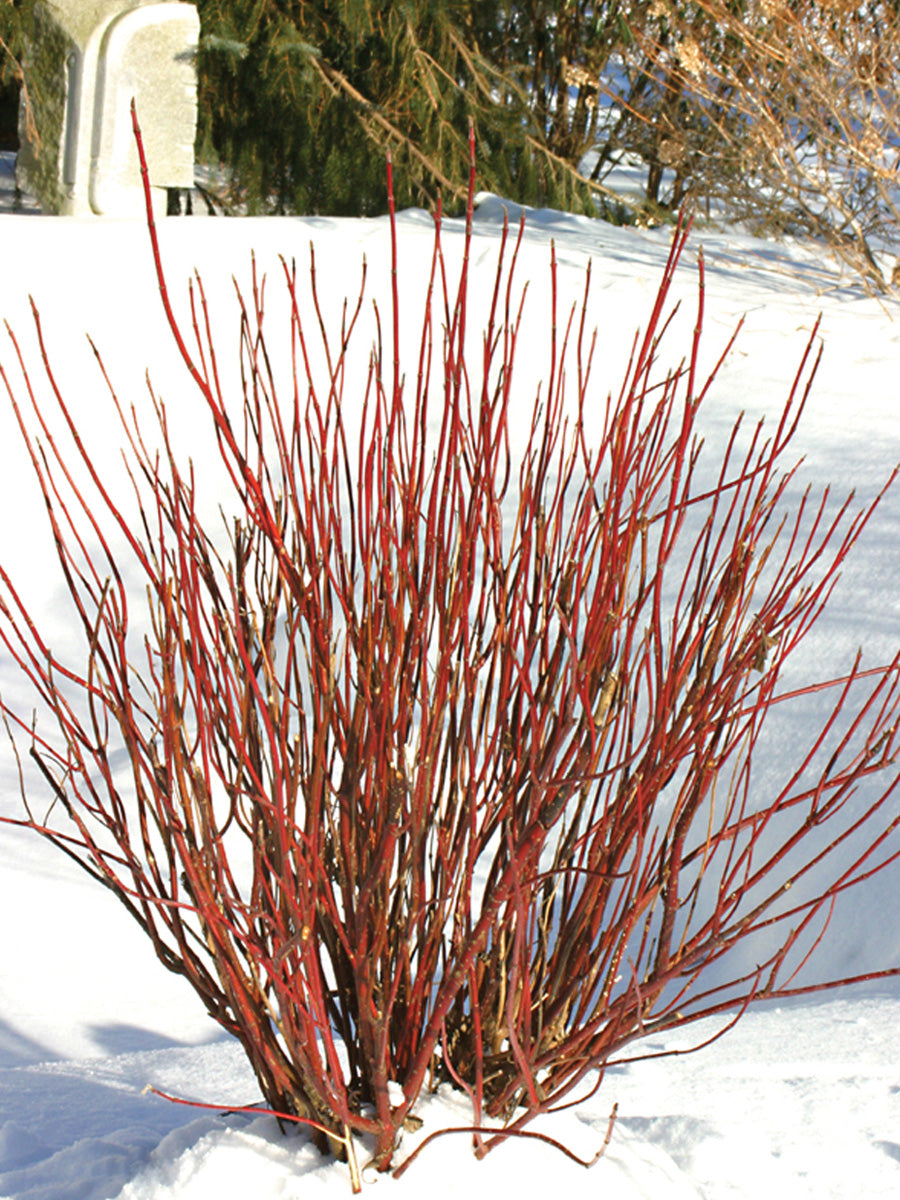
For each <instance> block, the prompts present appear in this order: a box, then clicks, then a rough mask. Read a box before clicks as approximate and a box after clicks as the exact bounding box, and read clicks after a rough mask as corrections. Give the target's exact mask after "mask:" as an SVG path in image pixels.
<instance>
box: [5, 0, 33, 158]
mask: <svg viewBox="0 0 900 1200" xmlns="http://www.w3.org/2000/svg"><path fill="white" fill-rule="evenodd" d="M34 5H35V0H0V149H3V150H7V149H14V148H15V146H16V142H17V139H16V124H17V114H18V108H19V90H20V88H21V86H22V84H23V81H24V76H23V73H22V67H21V61H22V55H23V50H24V38H25V36H26V34H27V31H28V29H29V28H30V22H31V20H32V16H33V11H34Z"/></svg>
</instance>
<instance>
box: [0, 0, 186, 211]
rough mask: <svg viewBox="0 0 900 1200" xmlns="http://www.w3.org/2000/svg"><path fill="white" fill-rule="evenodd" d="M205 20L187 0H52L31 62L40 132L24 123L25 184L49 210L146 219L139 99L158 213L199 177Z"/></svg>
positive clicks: (22, 162) (21, 155) (42, 18)
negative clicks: (137, 138)
mask: <svg viewBox="0 0 900 1200" xmlns="http://www.w3.org/2000/svg"><path fill="white" fill-rule="evenodd" d="M199 31H200V21H199V18H198V16H197V10H196V9H195V8H194V6H193V5H192V4H188V3H181V2H180V0H44V3H43V4H42V5H41V9H40V13H39V17H38V23H37V32H36V36H35V40H34V44H33V45H32V47H31V48H30V51H29V66H30V68H31V73H32V76H33V78H34V80H35V85H36V86H35V87H34V88H33V89H32V96H34V95H35V93H37V94H38V95H39V101H38V102H37V103H36V104H35V103H34V102H33V107H34V115H35V121H34V128H33V129H27V128H26V127H25V123H24V121H23V122H22V123H21V126H22V127H21V128H20V137H19V144H20V149H19V156H18V160H17V167H18V169H19V170H20V171H21V182H22V184H23V186H25V187H26V188H27V189H28V190H29V191H31V192H33V193H34V194H35V195H36V196H37V198H38V199H39V200H40V202H41V205H42V207H43V208H44V210H45V211H46V212H55V213H66V214H71V215H75V216H83V215H88V214H90V213H95V214H97V215H103V216H140V215H141V214H142V213H143V207H144V201H143V192H142V188H141V179H140V171H139V167H138V157H137V150H136V148H135V144H134V137H133V134H132V128H131V113H130V108H131V100H132V97H133V98H134V101H135V104H136V106H137V113H138V120H139V121H140V124H141V130H142V134H143V139H144V147H145V150H146V153H147V164H148V170H149V175H150V183H151V186H152V187H153V191H154V209H155V211H156V212H158V213H159V214H164V213H165V211H166V189H167V188H180V187H191V186H192V184H193V182H194V132H195V129H196V122H197V95H196V71H195V61H194V60H195V56H196V50H197V40H198V37H199Z"/></svg>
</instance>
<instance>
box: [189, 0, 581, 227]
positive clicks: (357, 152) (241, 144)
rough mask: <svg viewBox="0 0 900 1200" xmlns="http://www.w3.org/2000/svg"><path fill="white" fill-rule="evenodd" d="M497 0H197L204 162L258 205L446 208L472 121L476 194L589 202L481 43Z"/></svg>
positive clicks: (284, 208)
mask: <svg viewBox="0 0 900 1200" xmlns="http://www.w3.org/2000/svg"><path fill="white" fill-rule="evenodd" d="M500 8H501V5H500V3H499V0H199V9H200V15H201V23H202V35H201V46H200V55H199V79H200V122H201V127H200V133H199V149H200V157H201V158H202V159H205V160H206V161H212V162H216V161H220V162H222V163H223V164H224V165H225V167H226V170H227V173H228V175H229V177H230V179H231V180H232V181H233V183H234V184H235V185H237V186H238V188H239V189H241V192H240V198H241V199H242V200H243V202H244V203H245V204H246V205H247V207H248V209H249V210H250V211H254V212H303V213H315V212H323V213H332V214H343V215H348V214H367V213H376V212H379V211H383V209H384V206H385V202H386V200H385V186H384V170H385V156H386V152H387V150H388V149H390V151H391V154H392V158H393V163H394V188H395V195H396V197H397V202H398V204H400V205H411V204H424V205H429V204H433V203H434V202H435V200H436V197H437V194H438V192H440V193H441V194H442V196H443V202H444V204H445V206H446V207H449V208H451V209H452V208H454V207H456V208H458V207H459V206H460V204H461V202H462V199H463V196H464V192H465V185H466V179H467V176H468V156H469V151H468V126H469V120H470V119H471V120H472V121H473V122H474V124H475V130H476V136H477V144H478V178H479V184H480V186H481V187H482V188H485V189H488V190H492V191H496V192H499V193H501V194H503V195H504V196H507V197H509V198H510V199H515V200H518V201H521V202H523V203H530V204H549V205H554V206H556V207H562V208H570V209H576V210H581V211H592V209H591V200H590V196H589V193H588V192H587V190H586V189H584V188H583V186H582V185H581V184H580V183H579V181H578V180H577V178H576V177H575V175H574V173H573V172H572V171H571V169H570V168H569V166H568V165H567V164H566V163H564V162H562V161H560V160H559V159H558V158H556V157H555V156H553V155H552V154H550V153H549V152H548V149H547V145H546V140H545V137H544V130H543V127H542V125H541V122H540V120H539V118H538V117H537V116H536V115H535V114H534V112H533V111H532V109H531V107H530V106H529V104H528V102H527V99H526V95H525V93H524V92H522V91H520V90H518V89H517V88H516V86H514V85H513V84H511V82H510V80H508V79H507V78H506V77H505V76H504V75H503V73H502V71H500V70H498V68H497V66H496V65H495V64H494V63H492V61H491V59H490V57H489V56H488V55H487V54H485V53H484V52H483V50H482V48H481V43H482V41H483V40H487V41H492V40H494V39H495V37H496V30H497V29H498V28H499V27H500V25H501V23H502V22H501V12H500Z"/></svg>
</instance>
